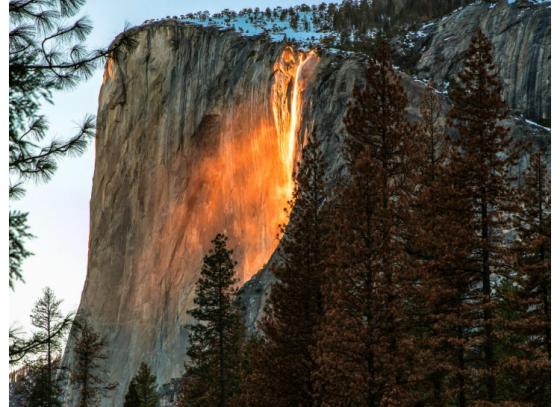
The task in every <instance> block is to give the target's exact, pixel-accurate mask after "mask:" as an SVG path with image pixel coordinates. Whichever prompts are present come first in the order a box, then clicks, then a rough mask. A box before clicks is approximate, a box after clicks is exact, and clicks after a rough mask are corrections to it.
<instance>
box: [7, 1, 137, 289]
mask: <svg viewBox="0 0 560 407" xmlns="http://www.w3.org/2000/svg"><path fill="white" fill-rule="evenodd" d="M84 3H85V0H10V2H9V18H10V32H9V83H10V93H9V117H10V120H9V154H10V160H9V162H10V164H9V168H10V186H9V197H10V200H15V199H18V198H21V197H22V196H23V194H24V192H25V190H24V183H25V182H26V181H28V180H35V181H37V180H48V179H49V178H50V177H51V176H52V175H53V173H54V171H55V170H56V167H57V160H58V159H59V158H61V157H64V156H66V155H72V154H80V153H82V152H83V151H84V150H85V148H86V146H87V143H88V141H89V139H90V138H91V137H92V136H93V133H94V127H95V120H94V118H93V116H91V115H88V116H86V118H85V120H84V122H83V124H82V125H81V126H80V130H79V131H78V133H77V134H76V135H75V136H73V137H71V138H69V139H66V140H53V141H50V142H48V141H46V139H47V131H48V125H47V120H46V118H45V117H44V116H43V115H41V114H40V109H41V104H42V103H44V102H49V103H50V102H52V94H53V92H55V91H57V90H63V89H69V88H72V87H74V86H75V85H76V84H77V83H78V82H79V81H80V80H82V79H87V78H89V77H91V75H92V74H93V72H94V71H95V68H96V67H97V66H98V65H99V63H100V62H102V61H103V60H104V59H105V58H106V57H108V56H115V55H116V53H118V52H119V50H120V49H121V46H124V47H129V46H132V45H133V40H132V39H131V38H130V37H129V36H128V35H123V37H122V40H120V41H118V42H116V43H114V44H113V45H112V46H111V47H110V48H108V49H98V50H93V51H88V50H87V49H86V48H85V47H84V45H83V42H84V41H85V39H86V37H87V36H88V35H89V33H90V32H91V30H92V26H91V22H90V21H89V19H88V18H86V17H81V18H78V19H76V20H75V21H71V19H72V18H73V17H74V16H75V15H76V14H77V13H78V12H79V10H80V8H81V6H82V5H83V4H84ZM9 226H10V234H9V238H10V256H9V257H10V268H9V277H10V278H9V283H10V287H11V288H12V289H13V288H14V283H15V282H16V281H17V280H22V272H21V266H22V262H23V260H24V259H25V258H27V257H29V256H30V255H31V253H30V252H29V251H28V250H27V249H26V247H25V242H26V241H27V240H28V239H29V238H30V237H31V236H32V235H31V233H30V232H29V230H28V229H29V228H28V225H27V213H24V212H19V211H15V210H10V213H9Z"/></svg>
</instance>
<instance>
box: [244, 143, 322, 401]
mask: <svg viewBox="0 0 560 407" xmlns="http://www.w3.org/2000/svg"><path fill="white" fill-rule="evenodd" d="M324 172H325V164H324V160H323V156H322V153H321V151H320V149H319V145H318V144H317V142H316V141H315V140H314V139H311V140H310V141H309V142H308V144H307V145H306V146H305V148H304V149H303V153H302V159H301V164H300V166H299V169H298V173H297V177H296V183H295V189H294V192H293V196H292V199H291V200H290V202H289V209H290V210H289V212H290V223H289V224H288V225H285V226H284V227H283V230H282V231H283V232H284V234H283V238H282V241H281V243H280V255H281V257H282V264H281V265H279V266H277V267H276V268H275V269H273V274H274V276H275V277H276V281H275V282H274V284H273V286H272V289H271V293H270V297H269V300H268V303H267V310H266V316H265V318H264V320H263V322H262V324H261V329H262V333H263V343H262V344H261V346H260V347H259V348H258V352H256V354H255V355H253V363H254V366H253V371H252V373H251V376H250V377H249V378H248V380H249V383H247V385H248V386H253V387H255V388H258V389H259V390H258V391H253V392H251V394H252V395H253V397H254V398H255V399H253V400H248V404H249V405H253V406H256V405H262V406H265V405H266V406H286V407H288V406H312V405H313V389H312V379H311V378H312V372H313V370H314V368H315V363H314V361H313V358H312V355H311V349H312V348H313V347H314V346H315V344H316V334H317V332H316V331H317V327H318V325H319V322H320V320H321V318H322V315H323V300H322V295H321V281H322V278H323V274H324V272H325V265H326V263H327V259H328V256H329V255H330V252H329V250H328V247H329V245H328V235H329V227H330V225H331V222H330V220H329V216H328V210H327V209H326V208H324V204H325V198H326V190H325V180H324Z"/></svg>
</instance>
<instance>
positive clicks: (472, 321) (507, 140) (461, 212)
mask: <svg viewBox="0 0 560 407" xmlns="http://www.w3.org/2000/svg"><path fill="white" fill-rule="evenodd" d="M450 97H451V101H452V107H451V109H450V111H449V114H448V122H449V125H450V127H452V128H454V129H455V130H456V132H457V133H458V134H457V136H456V137H455V138H453V139H451V158H450V162H451V165H450V167H449V171H448V175H449V177H448V180H447V183H448V185H449V186H450V188H451V193H450V194H449V195H448V196H447V198H448V201H449V202H450V205H451V206H450V207H449V208H448V209H449V214H450V216H449V217H448V222H449V223H448V226H449V227H450V230H451V231H453V232H454V231H461V234H462V237H461V240H460V241H454V245H453V246H448V247H446V250H447V251H449V252H452V253H455V254H457V253H461V254H463V256H462V258H461V259H459V260H458V261H460V262H461V264H460V267H458V269H460V270H462V271H463V273H464V274H465V275H464V278H463V279H462V280H464V283H466V284H467V286H468V287H470V288H471V289H470V290H469V292H468V295H467V296H463V297H462V301H463V304H462V307H463V323H462V325H463V326H462V330H463V334H464V335H467V336H468V337H464V338H463V340H464V341H465V342H464V344H465V346H466V348H467V351H468V352H469V355H466V356H468V358H469V360H468V361H467V362H468V364H469V366H470V372H472V373H471V374H470V376H471V380H472V390H473V394H472V395H471V396H472V398H473V399H475V400H483V401H486V402H491V403H492V402H495V401H497V389H496V383H497V376H498V375H499V374H500V372H499V371H500V369H501V366H500V365H499V364H498V360H497V349H496V338H497V337H498V336H499V335H500V331H501V328H500V327H501V325H502V322H501V321H500V320H499V318H498V316H499V315H498V314H497V313H496V312H495V308H496V306H497V304H498V301H499V300H498V298H497V295H496V293H497V290H496V283H498V282H499V281H501V280H503V279H507V278H509V277H511V269H512V261H511V260H512V259H511V256H510V254H511V253H510V251H509V250H508V248H507V247H506V240H505V232H506V231H507V230H510V229H511V216H510V215H508V214H511V213H512V212H514V211H515V205H514V202H515V199H516V196H515V194H514V191H513V190H512V179H511V177H510V176H509V169H510V168H512V167H513V166H514V165H515V164H516V156H517V154H515V148H514V147H515V146H514V143H513V141H512V139H511V136H510V134H509V132H508V130H507V129H506V128H504V127H503V126H501V125H500V120H502V119H503V118H504V117H505V115H506V112H507V106H506V104H505V102H504V100H503V98H502V95H501V85H500V81H499V78H498V75H497V72H496V68H495V65H494V64H493V61H492V53H491V44H490V42H489V41H488V39H487V38H486V37H485V36H484V34H483V33H482V31H481V30H480V29H478V30H477V31H476V33H475V35H474V36H473V39H472V41H471V44H470V46H469V48H468V50H467V52H466V55H465V61H464V70H463V71H462V72H461V73H460V74H459V77H458V80H457V82H456V83H455V85H454V86H453V88H452V90H451V92H450ZM461 404H463V403H461ZM463 405H464V404H463Z"/></svg>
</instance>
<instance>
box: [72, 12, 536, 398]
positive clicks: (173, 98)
mask: <svg viewBox="0 0 560 407" xmlns="http://www.w3.org/2000/svg"><path fill="white" fill-rule="evenodd" d="M135 30H136V40H137V41H138V44H137V46H136V48H135V49H134V50H132V51H130V52H128V53H126V54H124V55H121V56H120V57H119V58H118V59H117V60H113V61H110V62H109V63H108V65H107V67H106V72H105V77H104V83H103V85H102V88H101V92H100V96H99V111H98V127H97V138H96V166H95V175H94V181H93V191H92V198H91V219H90V223H91V224H90V247H89V263H88V274H87V279H86V283H85V286H84V289H83V293H82V300H81V304H80V309H79V313H81V314H84V315H86V316H88V317H89V318H90V320H91V322H92V324H93V325H94V327H95V328H96V329H97V330H98V331H99V332H100V333H101V334H102V335H103V337H104V339H105V341H106V344H107V356H108V359H107V360H106V362H105V363H106V364H105V366H104V367H105V369H106V371H107V373H108V375H109V377H110V378H111V380H112V381H117V382H118V383H119V386H118V387H117V389H116V390H115V391H114V392H113V393H112V395H111V397H110V400H107V401H105V402H104V403H105V404H104V405H110V406H118V405H122V400H123V397H124V394H125V392H126V389H127V386H128V383H129V380H130V378H131V377H132V376H133V375H134V374H135V372H136V370H137V369H138V366H139V365H140V363H141V362H142V361H145V362H146V363H148V364H149V365H150V367H151V368H152V370H153V371H154V373H155V374H156V376H157V379H158V384H159V385H163V384H166V383H169V382H171V381H172V379H173V378H177V377H179V376H180V375H181V374H182V372H183V363H184V355H185V351H186V346H187V327H186V325H187V324H188V323H189V322H190V321H189V320H188V317H187V313H186V311H187V310H188V309H190V308H191V307H192V304H193V295H194V284H195V282H196V279H197V277H198V270H199V267H200V264H201V261H202V256H203V254H204V252H206V250H207V249H208V248H209V245H210V240H211V239H212V238H213V237H214V235H215V234H216V233H218V232H226V233H227V234H228V236H229V237H230V243H231V246H232V248H234V250H235V256H236V259H237V260H238V262H239V273H240V275H239V276H240V279H241V280H242V281H246V280H248V281H247V282H246V283H245V285H244V287H243V289H242V290H241V294H240V303H241V305H242V306H243V308H244V310H245V320H246V324H247V326H248V329H249V330H251V331H254V330H256V323H257V321H258V319H259V318H260V317H261V316H262V310H263V306H264V302H265V299H266V295H267V292H268V289H269V287H270V284H271V282H272V276H271V274H270V272H269V271H268V269H269V267H264V268H263V267H262V266H263V264H265V263H267V262H268V264H269V265H270V264H271V263H273V262H275V261H277V259H276V257H275V256H274V255H273V252H274V250H275V247H276V245H277V240H276V233H277V224H278V223H279V222H282V221H284V220H285V218H284V215H283V211H282V209H283V207H284V206H285V203H286V199H287V198H288V197H289V193H290V182H291V181H290V176H289V175H290V173H291V171H293V168H294V163H295V161H296V160H297V156H298V149H299V146H301V145H302V143H303V142H304V140H305V137H307V135H308V134H309V133H310V131H312V130H313V129H314V130H315V131H316V135H317V138H318V140H319V142H320V143H321V146H322V149H323V151H324V153H325V156H326V161H327V163H328V179H329V183H330V185H331V186H334V185H335V184H336V183H337V180H338V179H340V177H342V176H343V172H344V171H343V167H344V165H343V161H342V157H341V154H340V146H341V141H342V137H343V134H344V131H343V124H342V119H343V116H344V114H345V110H346V106H347V103H348V100H349V99H350V97H351V94H352V89H353V88H354V86H355V85H356V84H360V83H362V81H363V71H364V69H363V68H364V65H363V61H362V60H360V58H343V57H341V56H334V55H321V56H320V57H316V56H314V55H312V54H309V53H308V54H305V55H304V54H301V53H297V52H295V51H294V50H293V49H291V48H289V47H287V45H286V44H284V43H270V42H268V41H267V40H265V39H264V38H243V37H240V36H239V35H238V34H235V33H233V32H230V31H228V32H224V31H219V30H217V29H211V28H201V27H196V26H192V25H184V24H177V23H173V22H162V23H156V24H151V25H147V26H144V27H141V28H139V29H135ZM402 83H403V86H404V87H405V89H406V91H407V94H408V96H409V102H410V107H409V112H410V115H411V117H412V118H414V117H415V116H417V109H418V106H419V101H420V95H421V92H422V90H423V85H422V84H421V83H419V82H418V81H414V80H413V79H412V78H410V77H408V76H406V75H404V74H403V76H402ZM444 102H445V100H444ZM509 124H510V125H511V126H512V128H513V129H514V131H516V132H518V133H519V134H523V135H526V133H527V132H528V133H531V134H533V136H534V137H542V135H543V133H542V132H541V131H539V129H538V128H533V127H530V128H529V127H526V126H525V125H524V123H523V122H515V121H510V122H509ZM545 138H546V133H545ZM290 146H292V148H290ZM271 256H272V258H271ZM269 259H270V260H269ZM260 269H262V270H261V271H259V270H260ZM257 272H258V273H257ZM255 273H257V274H255ZM71 347H72V343H71V342H70V343H69V344H68V349H71ZM64 363H65V364H67V365H68V364H71V363H72V354H71V352H68V353H67V354H66V355H65V361H64ZM74 397H75V395H73V393H72V392H71V391H70V392H69V393H68V395H67V403H68V404H69V405H74V404H73V402H72V400H73V398H74Z"/></svg>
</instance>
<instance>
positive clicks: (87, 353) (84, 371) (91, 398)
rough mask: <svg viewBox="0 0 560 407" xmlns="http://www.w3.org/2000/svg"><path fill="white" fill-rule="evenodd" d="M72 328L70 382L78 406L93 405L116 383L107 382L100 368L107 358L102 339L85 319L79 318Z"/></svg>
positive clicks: (86, 406) (88, 406) (87, 406)
mask: <svg viewBox="0 0 560 407" xmlns="http://www.w3.org/2000/svg"><path fill="white" fill-rule="evenodd" d="M74 329H75V335H76V337H75V342H74V348H73V353H74V365H73V366H72V369H71V373H70V383H71V385H72V387H74V388H75V389H76V391H77V393H78V395H79V398H78V406H79V407H90V406H95V405H97V404H98V402H99V400H100V398H101V397H104V396H105V395H106V394H107V392H108V391H110V390H113V389H114V388H115V387H116V386H117V384H116V383H109V382H108V381H107V380H106V379H105V372H104V371H103V370H102V369H101V362H102V361H103V360H105V359H107V356H106V355H105V353H104V347H105V343H104V341H103V339H102V338H101V337H100V336H99V334H98V333H97V332H95V330H94V329H93V327H92V326H91V324H90V323H89V322H88V321H87V320H86V319H79V320H78V321H77V322H76V323H75V327H74ZM76 332H77V333H76Z"/></svg>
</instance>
